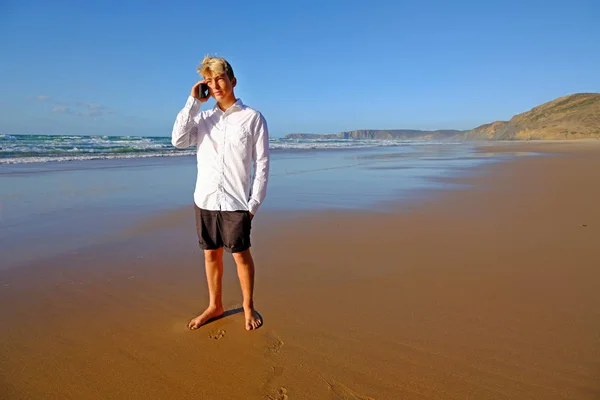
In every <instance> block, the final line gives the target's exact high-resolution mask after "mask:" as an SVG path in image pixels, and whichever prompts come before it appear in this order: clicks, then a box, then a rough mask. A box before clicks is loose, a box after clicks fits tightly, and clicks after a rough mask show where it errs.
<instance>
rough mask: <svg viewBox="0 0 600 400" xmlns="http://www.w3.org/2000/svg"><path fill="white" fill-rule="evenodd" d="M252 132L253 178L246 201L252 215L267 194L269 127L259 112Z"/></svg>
mask: <svg viewBox="0 0 600 400" xmlns="http://www.w3.org/2000/svg"><path fill="white" fill-rule="evenodd" d="M253 132H254V146H253V147H252V162H253V166H254V178H253V180H252V185H251V189H250V200H249V201H248V205H249V211H250V214H252V215H254V214H256V212H257V211H258V208H259V207H260V205H261V203H262V202H263V200H264V199H265V197H266V195H267V181H268V179H269V128H268V127H267V121H266V120H265V118H264V117H263V116H262V114H260V113H259V114H258V118H257V119H256V122H255V123H254V126H253Z"/></svg>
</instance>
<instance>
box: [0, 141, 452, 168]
mask: <svg viewBox="0 0 600 400" xmlns="http://www.w3.org/2000/svg"><path fill="white" fill-rule="evenodd" d="M431 144H452V143H451V142H439V141H436V142H433V141H410V140H408V141H407V140H351V139H281V138H272V139H271V140H270V143H269V147H270V149H271V150H273V151H310V150H336V149H359V148H369V147H392V146H407V145H409V146H420V145H431ZM194 152H195V150H194V149H193V148H190V149H184V150H181V149H175V148H174V147H173V145H172V144H171V138H170V137H148V136H145V137H144V136H110V135H104V136H78V135H8V134H2V135H0V164H19V163H39V162H64V161H80V160H98V159H116V158H146V157H173V156H185V155H191V154H194Z"/></svg>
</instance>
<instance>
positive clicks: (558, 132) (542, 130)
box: [466, 93, 600, 140]
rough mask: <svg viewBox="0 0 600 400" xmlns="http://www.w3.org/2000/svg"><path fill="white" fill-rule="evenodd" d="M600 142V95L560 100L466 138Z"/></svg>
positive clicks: (570, 96)
mask: <svg viewBox="0 0 600 400" xmlns="http://www.w3.org/2000/svg"><path fill="white" fill-rule="evenodd" d="M587 138H600V93H578V94H573V95H569V96H564V97H560V98H558V99H556V100H552V101H550V102H548V103H544V104H542V105H540V106H537V107H535V108H533V109H532V110H530V111H527V112H524V113H522V114H518V115H515V116H514V117H513V118H512V119H511V120H510V121H496V122H492V123H491V124H485V125H481V126H479V127H477V128H475V129H473V130H471V131H469V132H467V134H466V139H475V140H482V139H483V140H556V139H587Z"/></svg>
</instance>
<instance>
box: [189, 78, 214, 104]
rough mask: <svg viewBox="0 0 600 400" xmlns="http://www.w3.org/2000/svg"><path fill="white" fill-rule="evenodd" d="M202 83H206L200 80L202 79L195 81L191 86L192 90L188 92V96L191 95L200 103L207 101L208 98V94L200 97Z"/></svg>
mask: <svg viewBox="0 0 600 400" xmlns="http://www.w3.org/2000/svg"><path fill="white" fill-rule="evenodd" d="M203 83H206V81H205V80H202V81H200V82H198V83H196V84H195V85H194V86H192V91H191V93H190V96H192V97H193V98H195V99H198V100H200V101H201V102H202V103H204V102H207V101H208V99H209V98H210V95H209V96H206V97H205V98H203V99H201V98H200V85H202V84H203Z"/></svg>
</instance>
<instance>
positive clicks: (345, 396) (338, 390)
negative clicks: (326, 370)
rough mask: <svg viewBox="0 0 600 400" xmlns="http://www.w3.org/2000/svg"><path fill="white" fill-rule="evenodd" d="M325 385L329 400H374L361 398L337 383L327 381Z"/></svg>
mask: <svg viewBox="0 0 600 400" xmlns="http://www.w3.org/2000/svg"><path fill="white" fill-rule="evenodd" d="M327 385H328V386H329V392H330V394H331V398H332V399H335V400H375V399H374V398H372V397H368V396H362V395H360V394H358V393H356V392H355V391H354V390H352V389H350V388H348V387H346V386H344V385H342V384H341V383H339V382H335V381H328V382H327Z"/></svg>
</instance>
